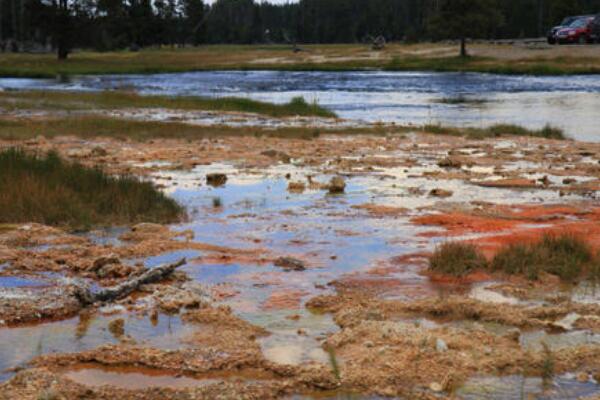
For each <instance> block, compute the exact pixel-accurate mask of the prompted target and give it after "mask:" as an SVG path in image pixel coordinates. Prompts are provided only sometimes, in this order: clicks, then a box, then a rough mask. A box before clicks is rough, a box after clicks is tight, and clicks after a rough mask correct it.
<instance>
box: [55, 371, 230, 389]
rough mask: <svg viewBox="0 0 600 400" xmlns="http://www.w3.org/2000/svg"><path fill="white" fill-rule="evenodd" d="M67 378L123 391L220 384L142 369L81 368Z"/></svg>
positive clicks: (71, 372)
mask: <svg viewBox="0 0 600 400" xmlns="http://www.w3.org/2000/svg"><path fill="white" fill-rule="evenodd" d="M64 375H65V377H66V378H69V379H71V380H72V381H74V382H76V383H79V384H82V385H86V386H113V387H118V388H121V389H129V390H136V389H147V388H151V387H163V388H171V389H182V388H188V387H195V386H200V385H209V384H212V383H217V382H219V381H218V380H214V379H207V380H199V379H194V378H188V377H185V376H175V375H172V374H169V373H165V372H162V371H157V370H152V369H148V368H145V369H142V368H124V367H121V368H97V367H90V366H87V367H85V366H84V367H81V368H80V369H76V370H74V371H69V372H66V373H65V374H64Z"/></svg>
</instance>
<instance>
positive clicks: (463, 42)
mask: <svg viewBox="0 0 600 400" xmlns="http://www.w3.org/2000/svg"><path fill="white" fill-rule="evenodd" d="M468 55H469V54H468V53H467V39H466V38H464V37H463V38H460V56H461V57H467V56H468Z"/></svg>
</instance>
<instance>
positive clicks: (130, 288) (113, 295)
mask: <svg viewBox="0 0 600 400" xmlns="http://www.w3.org/2000/svg"><path fill="white" fill-rule="evenodd" d="M186 263H187V261H186V259H185V258H182V259H181V260H179V261H177V262H176V263H173V264H164V265H160V266H158V267H155V268H152V269H150V270H148V271H146V272H144V273H143V274H141V275H139V276H136V277H135V278H132V279H129V280H127V281H125V282H123V283H121V284H120V285H117V286H113V287H109V288H106V289H102V290H100V291H98V292H92V291H91V290H90V289H89V288H87V287H79V288H78V290H77V292H76V296H77V298H78V299H79V301H80V302H81V304H83V305H84V306H86V305H90V304H94V303H97V302H105V301H112V300H118V299H121V298H123V297H125V296H127V295H129V294H131V293H132V292H134V291H135V290H137V289H138V288H139V287H140V286H141V285H145V284H149V283H154V282H159V281H161V280H163V279H165V278H167V277H168V276H169V275H171V274H172V273H173V272H174V271H175V269H177V268H179V267H181V266H182V265H185V264H186Z"/></svg>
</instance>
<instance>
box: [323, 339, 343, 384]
mask: <svg viewBox="0 0 600 400" xmlns="http://www.w3.org/2000/svg"><path fill="white" fill-rule="evenodd" d="M326 350H327V354H328V355H329V364H330V365H331V372H333V375H334V376H335V379H337V380H338V381H339V380H340V379H341V373H340V365H339V363H338V360H337V356H336V354H335V349H334V348H333V347H332V346H330V345H326Z"/></svg>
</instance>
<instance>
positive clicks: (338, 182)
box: [328, 176, 346, 194]
mask: <svg viewBox="0 0 600 400" xmlns="http://www.w3.org/2000/svg"><path fill="white" fill-rule="evenodd" d="M328 188H329V193H334V194H335V193H344V191H345V190H346V182H345V181H344V178H342V177H341V176H334V177H333V178H331V180H330V181H329V187H328Z"/></svg>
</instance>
